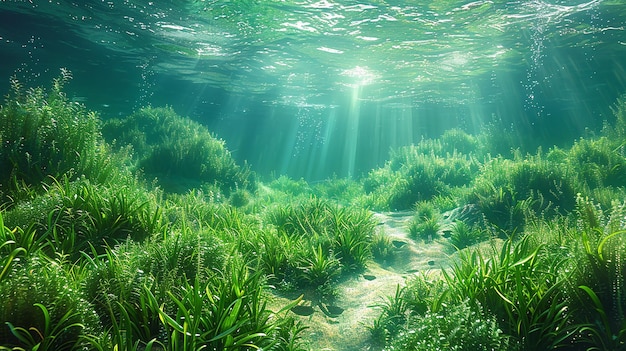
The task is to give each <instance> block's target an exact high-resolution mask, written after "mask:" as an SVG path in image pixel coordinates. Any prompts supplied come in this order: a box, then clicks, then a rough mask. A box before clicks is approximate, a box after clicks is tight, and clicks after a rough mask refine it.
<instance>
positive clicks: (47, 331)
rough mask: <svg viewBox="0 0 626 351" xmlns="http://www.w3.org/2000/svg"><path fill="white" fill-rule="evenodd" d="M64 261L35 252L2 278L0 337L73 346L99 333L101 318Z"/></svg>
mask: <svg viewBox="0 0 626 351" xmlns="http://www.w3.org/2000/svg"><path fill="white" fill-rule="evenodd" d="M64 265H65V263H64V262H63V261H58V260H56V259H51V258H48V257H46V256H44V255H41V254H38V253H34V254H32V255H30V256H29V257H27V258H24V257H22V258H21V260H20V261H19V264H14V265H13V266H11V267H9V270H8V271H6V274H5V275H4V277H2V280H1V281H0V297H1V300H0V340H2V346H4V347H9V348H17V349H19V348H22V349H37V350H75V349H79V348H81V347H83V346H85V345H86V339H84V336H86V335H90V334H93V333H96V332H97V331H98V330H99V329H100V326H99V323H98V318H97V316H96V314H95V312H94V310H93V308H92V307H91V304H90V303H89V302H88V301H87V299H86V296H85V295H84V294H83V293H82V291H81V289H80V283H79V282H76V281H75V280H73V279H72V278H71V276H70V275H69V274H68V273H67V272H65V271H64V270H63V266H64Z"/></svg>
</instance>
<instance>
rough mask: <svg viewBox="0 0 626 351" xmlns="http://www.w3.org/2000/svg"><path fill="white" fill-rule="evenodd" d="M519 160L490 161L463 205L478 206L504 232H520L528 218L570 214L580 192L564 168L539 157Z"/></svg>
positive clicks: (569, 172) (568, 171) (497, 159)
mask: <svg viewBox="0 0 626 351" xmlns="http://www.w3.org/2000/svg"><path fill="white" fill-rule="evenodd" d="M520 157H521V156H518V160H515V161H514V160H507V159H502V158H495V159H492V160H490V161H489V162H488V163H486V164H485V165H484V166H483V169H482V172H481V173H480V175H479V176H478V177H477V178H476V179H475V181H474V183H473V186H472V189H471V191H470V192H469V193H468V194H467V195H466V203H471V204H475V205H477V206H478V208H479V209H480V210H481V212H482V213H483V215H484V217H485V219H486V220H488V221H489V222H490V223H491V224H493V225H496V226H497V227H499V228H500V229H502V230H506V231H513V230H515V229H519V228H520V227H521V226H523V224H524V220H525V218H526V217H528V216H529V215H533V214H534V215H540V216H545V217H546V218H549V217H553V216H555V215H557V214H564V213H568V212H570V211H572V210H573V209H574V205H575V199H576V193H577V189H579V188H580V186H579V184H578V183H577V181H576V178H575V176H574V174H573V172H571V170H569V169H568V168H567V167H562V166H558V165H556V164H551V163H548V162H547V161H545V160H544V159H543V158H542V157H541V155H540V154H538V155H536V156H534V157H528V158H525V159H523V160H522V159H519V158H520Z"/></svg>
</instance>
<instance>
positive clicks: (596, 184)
mask: <svg viewBox="0 0 626 351" xmlns="http://www.w3.org/2000/svg"><path fill="white" fill-rule="evenodd" d="M614 144H615V142H614V141H611V140H609V139H608V138H606V137H601V138H598V139H594V140H589V139H580V140H578V141H577V142H576V143H574V145H573V146H572V148H571V149H570V150H569V153H568V162H569V164H570V165H571V167H572V169H574V170H576V173H577V174H578V178H579V181H580V182H581V183H585V184H586V185H587V186H588V187H590V188H592V189H593V188H600V187H608V186H611V187H623V186H626V175H625V174H626V172H625V171H626V158H625V157H624V154H623V150H622V151H620V150H621V148H616V147H615V145H614Z"/></svg>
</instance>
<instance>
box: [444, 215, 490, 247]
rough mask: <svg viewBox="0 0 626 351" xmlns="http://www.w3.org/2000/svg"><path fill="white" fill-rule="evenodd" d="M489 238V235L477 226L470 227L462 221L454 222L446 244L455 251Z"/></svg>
mask: <svg viewBox="0 0 626 351" xmlns="http://www.w3.org/2000/svg"><path fill="white" fill-rule="evenodd" d="M488 238H489V233H487V232H486V231H484V230H482V229H481V228H479V227H477V226H470V225H468V224H467V223H465V222H463V221H458V220H457V221H455V222H454V224H453V225H452V230H451V232H450V238H448V243H450V245H452V246H453V247H454V248H455V249H456V250H461V249H464V248H466V247H469V246H472V245H474V244H478V243H480V242H482V241H484V240H486V239H488Z"/></svg>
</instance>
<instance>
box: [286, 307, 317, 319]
mask: <svg viewBox="0 0 626 351" xmlns="http://www.w3.org/2000/svg"><path fill="white" fill-rule="evenodd" d="M291 312H293V313H295V314H297V315H298V316H310V315H312V314H313V312H315V310H314V309H313V307H312V306H303V305H298V306H293V307H292V308H291Z"/></svg>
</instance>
